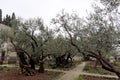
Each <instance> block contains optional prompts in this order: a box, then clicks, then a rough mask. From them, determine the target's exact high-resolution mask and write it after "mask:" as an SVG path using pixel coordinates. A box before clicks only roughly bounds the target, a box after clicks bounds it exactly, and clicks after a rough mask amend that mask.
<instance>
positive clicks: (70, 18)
mask: <svg viewBox="0 0 120 80" xmlns="http://www.w3.org/2000/svg"><path fill="white" fill-rule="evenodd" d="M94 8H95V11H94V13H91V14H90V16H89V17H87V19H85V20H83V19H81V18H79V17H78V15H76V14H68V13H65V12H64V11H63V12H62V13H61V14H58V15H57V17H56V18H54V19H53V24H55V25H56V26H57V27H59V28H60V31H63V30H64V32H65V34H66V33H67V36H66V37H67V39H69V42H70V44H71V45H73V46H74V47H75V48H76V49H77V50H78V52H79V53H82V55H83V57H84V58H86V57H88V56H90V57H94V58H96V59H97V60H98V61H99V62H100V64H101V66H102V68H104V69H106V70H108V71H111V72H114V73H116V75H117V76H118V77H120V71H119V70H118V69H117V68H116V67H114V66H113V65H111V64H110V63H109V62H108V61H107V60H106V55H110V54H113V53H115V50H116V44H119V43H118V40H119V39H118V38H117V36H118V35H119V34H118V33H119V32H118V27H117V26H118V25H119V24H117V19H113V18H115V15H114V16H112V14H113V12H111V11H110V12H107V11H106V9H105V10H104V9H101V8H100V7H98V6H95V7H94ZM110 13H111V14H110ZM117 14H118V13H117Z"/></svg>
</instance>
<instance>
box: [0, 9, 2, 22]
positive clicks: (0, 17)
mask: <svg viewBox="0 0 120 80" xmlns="http://www.w3.org/2000/svg"><path fill="white" fill-rule="evenodd" d="M0 23H2V9H0Z"/></svg>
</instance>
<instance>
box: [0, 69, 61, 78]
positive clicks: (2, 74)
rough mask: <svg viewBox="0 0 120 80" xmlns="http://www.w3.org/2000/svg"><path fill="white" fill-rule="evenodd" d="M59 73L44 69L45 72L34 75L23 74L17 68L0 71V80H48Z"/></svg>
mask: <svg viewBox="0 0 120 80" xmlns="http://www.w3.org/2000/svg"><path fill="white" fill-rule="evenodd" d="M59 74H60V73H58V72H50V71H45V73H38V72H36V74H35V75H34V76H25V75H23V74H19V71H18V70H10V71H0V80H50V79H55V78H56V76H58V75H59Z"/></svg>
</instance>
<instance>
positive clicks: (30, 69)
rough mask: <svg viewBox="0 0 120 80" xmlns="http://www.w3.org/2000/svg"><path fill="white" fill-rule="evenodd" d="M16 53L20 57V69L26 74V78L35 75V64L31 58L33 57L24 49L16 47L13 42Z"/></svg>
mask: <svg viewBox="0 0 120 80" xmlns="http://www.w3.org/2000/svg"><path fill="white" fill-rule="evenodd" d="M11 43H12V44H13V46H14V48H15V51H16V53H17V56H18V60H19V67H20V69H21V72H22V74H25V75H26V76H32V75H34V73H35V62H34V60H33V59H32V58H31V56H30V55H29V54H28V53H27V52H26V51H24V50H23V49H22V48H20V47H18V46H16V45H15V44H14V43H13V42H12V41H11Z"/></svg>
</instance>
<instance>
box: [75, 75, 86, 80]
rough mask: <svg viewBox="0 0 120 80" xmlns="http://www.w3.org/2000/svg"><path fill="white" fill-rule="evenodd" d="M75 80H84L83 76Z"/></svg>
mask: <svg viewBox="0 0 120 80" xmlns="http://www.w3.org/2000/svg"><path fill="white" fill-rule="evenodd" d="M75 80H84V79H83V77H82V76H79V77H77V78H75Z"/></svg>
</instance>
